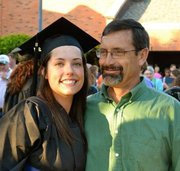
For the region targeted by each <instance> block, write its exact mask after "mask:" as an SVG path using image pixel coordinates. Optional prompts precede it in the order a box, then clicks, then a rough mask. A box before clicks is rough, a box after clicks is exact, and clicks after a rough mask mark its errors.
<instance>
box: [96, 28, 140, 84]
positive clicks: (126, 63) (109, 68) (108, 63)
mask: <svg viewBox="0 0 180 171" xmlns="http://www.w3.org/2000/svg"><path fill="white" fill-rule="evenodd" d="M100 48H102V49H105V50H106V51H108V52H112V50H114V49H119V50H121V51H128V52H126V53H124V54H123V55H121V56H119V57H116V58H113V57H112V54H111V53H108V54H107V56H106V57H105V58H100V60H99V64H100V67H101V70H102V76H103V81H104V84H105V85H107V86H111V87H122V86H127V85H130V84H131V83H130V82H133V80H137V78H139V73H140V66H139V61H138V57H137V56H136V54H135V51H134V50H135V47H134V46H133V43H132V32H131V31H130V30H122V31H118V32H114V33H111V34H109V35H106V36H103V37H102V41H101V45H100Z"/></svg>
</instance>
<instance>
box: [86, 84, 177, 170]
mask: <svg viewBox="0 0 180 171" xmlns="http://www.w3.org/2000/svg"><path fill="white" fill-rule="evenodd" d="M85 133H86V137H87V141H88V154H87V163H86V170H87V171H107V170H109V171H167V170H173V171H174V170H176V171H180V103H179V102H178V101H177V100H175V99H174V98H172V97H170V96H168V95H166V94H165V93H162V92H157V91H156V90H154V89H151V88H148V87H146V85H145V83H144V81H141V82H140V83H139V84H138V85H137V86H136V87H134V88H133V89H132V90H131V91H130V92H129V93H128V94H126V95H125V96H124V97H122V99H121V101H120V102H119V103H118V104H116V103H115V102H114V101H113V100H112V99H110V98H109V97H108V94H107V87H106V86H103V87H102V91H101V92H99V93H97V94H95V95H92V96H89V97H88V102H87V109H86V114H85Z"/></svg>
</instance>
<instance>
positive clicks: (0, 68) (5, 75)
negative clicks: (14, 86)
mask: <svg viewBox="0 0 180 171" xmlns="http://www.w3.org/2000/svg"><path fill="white" fill-rule="evenodd" d="M11 71H12V70H11V68H9V57H8V56H7V55H4V54H2V55H0V92H1V95H0V117H2V115H3V111H2V109H3V105H4V97H5V92H6V88H7V82H8V79H9V77H10V75H11Z"/></svg>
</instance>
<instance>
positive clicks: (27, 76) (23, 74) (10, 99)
mask: <svg viewBox="0 0 180 171" xmlns="http://www.w3.org/2000/svg"><path fill="white" fill-rule="evenodd" d="M24 56H27V55H24ZM26 58H30V57H26ZM31 58H32V56H31ZM33 73H34V62H33V59H27V60H25V61H21V62H19V63H18V64H17V66H16V67H15V68H14V69H13V71H12V73H11V76H10V78H9V81H8V84H7V89H6V93H5V99H4V105H3V113H4V114H5V113H6V112H8V111H9V110H10V109H11V108H12V107H14V106H15V105H16V104H18V103H19V102H20V101H21V100H24V99H27V98H28V97H30V96H33V93H32V88H33ZM38 75H39V74H38Z"/></svg>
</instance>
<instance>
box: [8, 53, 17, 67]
mask: <svg viewBox="0 0 180 171" xmlns="http://www.w3.org/2000/svg"><path fill="white" fill-rule="evenodd" d="M8 57H9V67H10V68H11V69H12V70H13V69H14V68H15V67H16V59H15V57H14V55H13V54H12V53H9V54H8Z"/></svg>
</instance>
